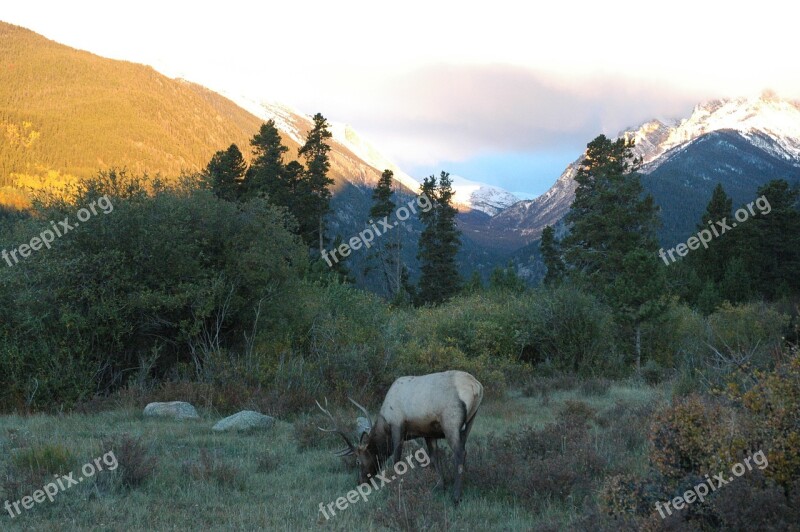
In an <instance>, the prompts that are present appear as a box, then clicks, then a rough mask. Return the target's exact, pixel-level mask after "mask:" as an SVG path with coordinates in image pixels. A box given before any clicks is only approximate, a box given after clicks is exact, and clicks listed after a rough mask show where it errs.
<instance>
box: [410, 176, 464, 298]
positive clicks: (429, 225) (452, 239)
mask: <svg viewBox="0 0 800 532" xmlns="http://www.w3.org/2000/svg"><path fill="white" fill-rule="evenodd" d="M421 191H422V194H424V195H425V196H427V197H428V199H429V200H430V201H431V205H432V207H431V208H430V209H429V210H428V211H419V219H420V221H421V222H422V224H423V226H424V228H423V230H422V233H421V234H420V238H419V252H418V254H417V257H418V258H419V260H420V263H421V264H420V269H421V270H422V275H421V276H420V281H419V289H418V290H417V301H418V303H423V304H424V303H433V304H438V303H442V302H444V301H446V300H448V299H449V298H451V297H453V296H454V295H456V294H457V293H458V291H459V289H460V286H461V278H460V275H459V273H458V266H457V264H456V255H457V253H458V250H459V248H460V246H461V240H460V238H459V234H460V232H459V230H458V228H457V226H456V214H457V213H458V211H457V210H456V208H455V207H453V205H452V199H453V188H452V182H451V180H450V174H448V173H447V172H442V173H441V175H440V177H439V182H438V184H437V182H436V177H435V176H430V177H426V178H425V179H424V180H423V182H422V187H421Z"/></svg>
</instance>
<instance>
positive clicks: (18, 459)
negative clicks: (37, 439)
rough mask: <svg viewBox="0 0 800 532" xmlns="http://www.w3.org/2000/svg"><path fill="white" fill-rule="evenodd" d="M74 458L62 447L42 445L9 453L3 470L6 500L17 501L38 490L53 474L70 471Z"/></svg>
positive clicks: (73, 464)
mask: <svg viewBox="0 0 800 532" xmlns="http://www.w3.org/2000/svg"><path fill="white" fill-rule="evenodd" d="M77 463H78V461H77V459H76V457H75V456H74V455H73V454H72V453H71V452H70V451H69V450H68V449H67V448H66V447H64V446H62V445H57V444H42V445H32V446H30V447H24V448H22V449H18V450H16V451H15V452H12V454H11V456H10V460H9V462H8V465H7V466H6V470H5V471H4V472H3V478H2V487H3V492H4V493H5V497H6V499H12V500H18V499H21V498H22V497H23V496H26V495H30V494H31V493H32V492H33V491H35V490H38V489H41V487H42V486H43V485H44V484H47V483H48V482H50V481H52V479H53V475H64V474H68V473H70V472H71V471H72V470H73V469H74V468H75V466H76V465H77Z"/></svg>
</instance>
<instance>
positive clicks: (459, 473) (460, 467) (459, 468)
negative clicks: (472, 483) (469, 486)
mask: <svg viewBox="0 0 800 532" xmlns="http://www.w3.org/2000/svg"><path fill="white" fill-rule="evenodd" d="M465 453H466V451H465V450H464V442H463V441H459V442H458V443H457V444H456V447H455V449H453V454H454V455H455V456H454V461H455V464H456V482H455V485H454V486H453V502H455V503H456V504H458V503H459V502H460V501H461V483H462V480H463V478H464V458H465Z"/></svg>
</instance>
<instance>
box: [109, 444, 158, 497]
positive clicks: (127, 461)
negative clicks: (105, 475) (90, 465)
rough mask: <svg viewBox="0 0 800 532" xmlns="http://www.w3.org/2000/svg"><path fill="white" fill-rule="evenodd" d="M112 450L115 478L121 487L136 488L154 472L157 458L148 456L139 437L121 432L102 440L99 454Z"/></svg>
mask: <svg viewBox="0 0 800 532" xmlns="http://www.w3.org/2000/svg"><path fill="white" fill-rule="evenodd" d="M109 451H113V452H114V456H115V457H116V458H117V464H118V466H117V469H116V470H115V472H114V473H115V475H116V478H117V479H118V482H119V485H120V486H121V487H123V488H137V487H139V486H141V485H142V484H144V483H145V482H146V481H147V480H149V479H150V478H151V477H153V475H154V474H155V470H156V467H158V460H157V459H156V458H155V457H153V456H150V453H149V452H148V450H147V448H146V447H145V446H144V444H142V440H141V438H134V437H132V436H130V435H128V434H122V435H121V436H118V437H115V438H109V439H106V440H103V445H102V450H101V454H105V453H106V452H109Z"/></svg>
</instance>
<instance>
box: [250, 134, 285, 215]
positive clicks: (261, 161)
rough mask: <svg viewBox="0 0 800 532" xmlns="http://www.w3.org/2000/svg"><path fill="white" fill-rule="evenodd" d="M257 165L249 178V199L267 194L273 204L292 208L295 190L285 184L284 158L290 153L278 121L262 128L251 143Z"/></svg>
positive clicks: (251, 170)
mask: <svg viewBox="0 0 800 532" xmlns="http://www.w3.org/2000/svg"><path fill="white" fill-rule="evenodd" d="M250 146H251V147H252V150H253V151H252V153H253V162H252V164H251V165H250V169H249V171H248V172H247V176H246V178H245V186H244V194H245V197H248V198H252V197H255V196H258V195H261V194H266V195H267V197H268V198H269V200H270V202H271V203H273V204H275V205H281V206H284V207H287V208H290V207H291V203H292V197H293V194H294V192H295V191H294V190H293V189H292V187H291V186H290V184H288V183H286V182H285V181H284V170H285V168H284V165H283V155H284V154H285V153H286V152H287V151H288V150H289V148H287V147H286V146H284V145H283V143H282V140H281V135H280V132H279V131H278V128H277V127H276V126H275V121H274V120H269V121H267V122H265V123H264V124H262V125H261V129H260V130H259V132H258V133H256V134H255V135H254V136H253V138H252V139H251V140H250Z"/></svg>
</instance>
